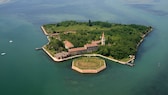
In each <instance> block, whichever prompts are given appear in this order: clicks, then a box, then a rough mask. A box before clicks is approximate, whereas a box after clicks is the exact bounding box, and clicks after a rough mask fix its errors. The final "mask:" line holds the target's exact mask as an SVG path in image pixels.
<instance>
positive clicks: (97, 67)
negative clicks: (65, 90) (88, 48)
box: [72, 57, 106, 73]
mask: <svg viewBox="0 0 168 95" xmlns="http://www.w3.org/2000/svg"><path fill="white" fill-rule="evenodd" d="M105 68H106V63H105V61H104V60H103V59H100V58H98V57H80V58H77V59H74V60H73V62H72V69H73V70H76V71H78V72H80V73H98V72H100V71H102V70H103V69H105Z"/></svg>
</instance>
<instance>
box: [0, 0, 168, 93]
mask: <svg viewBox="0 0 168 95" xmlns="http://www.w3.org/2000/svg"><path fill="white" fill-rule="evenodd" d="M4 1H5V0H0V53H2V52H6V55H4V56H0V95H168V90H167V89H168V69H167V67H168V42H167V39H168V26H167V25H168V10H167V9H168V7H167V5H168V1H166V0H6V2H4ZM88 19H91V20H101V21H109V22H115V23H124V24H130V23H135V24H143V25H151V26H153V28H154V30H153V32H151V33H150V34H149V35H148V37H146V38H145V40H144V42H143V43H142V44H141V46H140V47H139V49H138V52H137V58H136V60H135V66H134V67H129V66H125V65H120V64H118V63H115V62H111V61H109V60H106V63H107V69H106V70H104V71H102V72H100V73H99V74H79V73H78V72H75V71H73V70H71V62H72V60H69V61H65V62H63V63H56V62H53V61H52V60H51V59H50V58H49V57H48V56H47V55H46V54H45V53H44V52H43V51H35V48H36V47H41V46H43V45H44V44H46V43H47V38H46V36H45V35H44V34H43V33H42V31H41V29H40V26H41V25H42V24H47V23H56V22H59V21H64V20H78V21H88ZM9 40H13V43H9Z"/></svg>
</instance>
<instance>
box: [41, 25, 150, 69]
mask: <svg viewBox="0 0 168 95" xmlns="http://www.w3.org/2000/svg"><path fill="white" fill-rule="evenodd" d="M41 29H42V31H43V33H44V34H45V35H46V36H47V39H48V41H49V42H50V39H49V37H48V36H49V34H48V33H47V32H46V30H45V29H44V27H43V26H41ZM152 30H153V29H152V28H151V29H150V30H148V32H147V33H146V34H144V35H143V36H142V39H141V40H140V42H139V43H138V44H137V49H138V48H139V46H140V44H141V43H142V42H143V41H144V38H145V37H146V36H147V35H148V34H149V33H150V32H151V31H152ZM49 42H48V43H49ZM48 43H47V44H48ZM45 46H46V45H44V46H43V47H42V50H43V51H44V52H46V53H47V55H48V56H49V57H50V58H51V59H52V60H53V61H55V62H62V61H66V60H70V59H74V58H77V57H82V56H90V57H91V56H95V57H101V58H104V59H107V60H111V61H113V62H116V63H120V64H123V65H128V66H134V65H135V64H134V61H135V58H136V56H135V55H131V58H130V59H129V60H128V61H126V62H124V61H120V60H117V59H114V58H110V57H107V56H103V55H101V54H81V55H75V56H70V57H67V58H63V59H57V58H55V57H54V56H52V55H51V54H50V53H49V52H48V51H47V50H46V49H45Z"/></svg>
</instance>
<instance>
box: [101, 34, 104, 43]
mask: <svg viewBox="0 0 168 95" xmlns="http://www.w3.org/2000/svg"><path fill="white" fill-rule="evenodd" d="M101 45H105V37H104V32H103V33H102V36H101Z"/></svg>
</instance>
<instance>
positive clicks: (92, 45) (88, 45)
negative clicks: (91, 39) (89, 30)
mask: <svg viewBox="0 0 168 95" xmlns="http://www.w3.org/2000/svg"><path fill="white" fill-rule="evenodd" d="M96 46H98V45H97V44H96V43H92V44H86V45H85V46H84V47H87V48H88V47H96Z"/></svg>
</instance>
